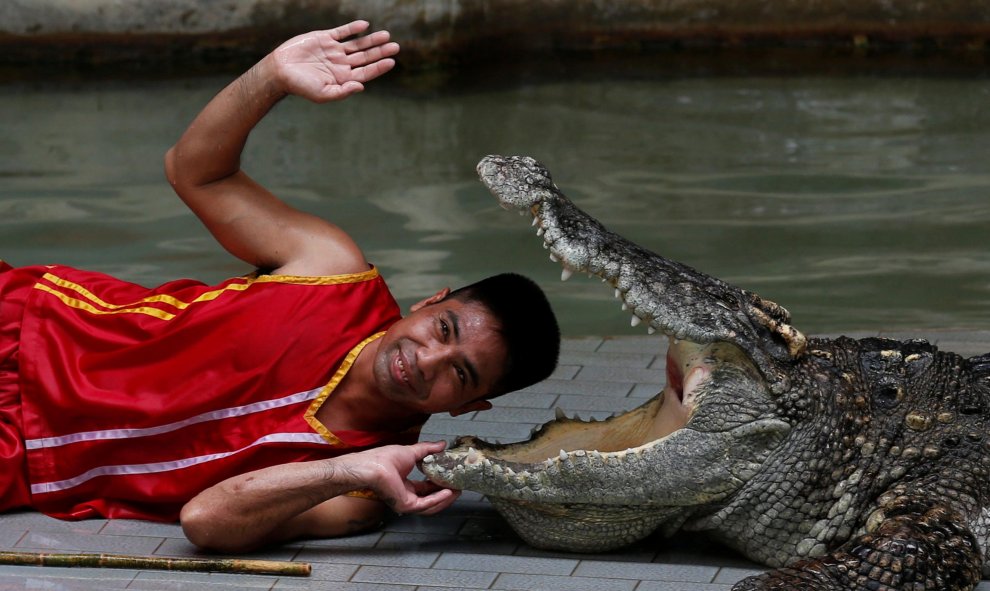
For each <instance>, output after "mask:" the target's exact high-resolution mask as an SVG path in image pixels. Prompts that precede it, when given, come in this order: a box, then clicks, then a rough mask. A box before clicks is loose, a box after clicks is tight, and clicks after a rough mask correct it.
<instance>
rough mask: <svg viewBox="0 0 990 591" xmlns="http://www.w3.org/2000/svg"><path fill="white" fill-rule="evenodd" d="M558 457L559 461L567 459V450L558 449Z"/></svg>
mask: <svg viewBox="0 0 990 591" xmlns="http://www.w3.org/2000/svg"><path fill="white" fill-rule="evenodd" d="M560 459H561V461H564V460H566V459H567V452H566V451H564V450H560Z"/></svg>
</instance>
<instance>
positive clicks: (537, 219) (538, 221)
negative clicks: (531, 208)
mask: <svg viewBox="0 0 990 591" xmlns="http://www.w3.org/2000/svg"><path fill="white" fill-rule="evenodd" d="M538 223H540V218H538V217H535V216H534V217H533V223H532V224H530V225H532V226H535V225H536V224H538Z"/></svg>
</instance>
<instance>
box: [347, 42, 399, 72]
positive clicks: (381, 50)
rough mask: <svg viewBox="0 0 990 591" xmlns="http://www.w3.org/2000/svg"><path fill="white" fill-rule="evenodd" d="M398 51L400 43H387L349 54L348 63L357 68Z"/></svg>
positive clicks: (388, 56)
mask: <svg viewBox="0 0 990 591" xmlns="http://www.w3.org/2000/svg"><path fill="white" fill-rule="evenodd" d="M397 53H399V44H398V43H386V44H385V45H377V46H375V47H371V48H369V49H368V50H366V51H358V52H356V53H351V54H348V55H347V57H346V60H347V65H349V66H351V67H352V68H357V67H360V66H365V65H368V64H373V63H375V62H378V61H381V60H384V59H386V58H390V57H392V56H393V55H395V54H397Z"/></svg>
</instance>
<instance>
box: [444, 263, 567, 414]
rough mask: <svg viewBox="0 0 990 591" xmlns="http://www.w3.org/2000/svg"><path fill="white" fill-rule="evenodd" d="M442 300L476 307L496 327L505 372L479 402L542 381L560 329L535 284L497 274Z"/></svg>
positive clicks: (552, 365)
mask: <svg viewBox="0 0 990 591" xmlns="http://www.w3.org/2000/svg"><path fill="white" fill-rule="evenodd" d="M447 297H449V298H454V299H457V300H459V301H461V302H477V303H479V304H481V305H483V306H484V307H485V308H487V309H488V312H489V313H490V314H491V315H492V316H493V317H494V318H495V320H496V321H497V322H498V327H497V330H498V332H499V333H500V334H501V335H502V338H503V339H504V341H505V347H506V360H505V371H504V372H503V373H502V376H501V377H500V378H499V380H498V381H497V382H496V384H495V388H494V390H493V391H492V392H491V393H490V394H488V395H487V396H485V398H486V399H487V398H495V397H496V396H501V395H502V394H505V393H507V392H513V391H515V390H519V389H520V388H525V387H526V386H530V385H532V384H535V383H537V382H539V381H542V380H544V379H546V378H547V377H549V376H550V374H551V373H553V370H554V369H555V368H556V367H557V360H558V358H559V357H560V327H559V326H558V325H557V317H556V316H555V315H554V313H553V309H552V308H551V307H550V302H549V301H548V300H547V296H546V294H545V293H543V290H542V289H540V286H539V285H537V284H536V282H535V281H533V280H532V279H530V278H528V277H524V276H523V275H519V274H517V273H501V274H498V275H493V276H491V277H487V278H485V279H482V280H481V281H477V282H475V283H472V284H470V285H466V286H464V287H461V288H460V289H457V290H455V291H452V292H451V293H450V295H448V296H447Z"/></svg>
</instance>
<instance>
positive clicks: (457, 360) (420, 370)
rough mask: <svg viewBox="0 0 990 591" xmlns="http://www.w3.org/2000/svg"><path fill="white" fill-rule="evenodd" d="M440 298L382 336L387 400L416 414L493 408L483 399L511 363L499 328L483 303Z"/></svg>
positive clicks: (378, 372)
mask: <svg viewBox="0 0 990 591" xmlns="http://www.w3.org/2000/svg"><path fill="white" fill-rule="evenodd" d="M441 294H443V295H446V294H445V292H441ZM441 294H438V296H439V295H441ZM436 299H439V298H437V296H434V298H430V299H428V300H424V302H421V303H420V304H423V305H417V306H414V307H413V312H412V313H411V314H410V315H409V316H406V317H405V318H403V319H402V320H400V321H398V322H396V323H395V324H394V325H393V326H392V328H390V329H389V330H388V332H386V333H385V335H384V336H383V337H382V341H381V345H380V346H379V348H378V351H377V353H376V356H375V363H374V375H375V383H376V385H377V386H378V388H379V390H380V391H381V392H382V394H383V395H384V396H385V397H386V398H387V399H389V400H392V401H393V402H395V403H397V404H402V405H405V406H407V407H408V408H410V409H411V410H413V411H415V412H422V413H429V414H433V413H437V412H451V413H452V414H459V413H461V412H467V411H470V410H479V409H483V408H488V407H490V405H489V404H487V403H483V402H478V400H479V399H480V398H482V397H483V396H487V395H488V394H490V393H491V392H492V389H493V388H494V386H495V384H496V383H497V381H498V380H499V378H501V377H502V373H503V368H504V366H505V360H506V350H505V343H504V341H503V339H502V336H501V334H499V333H498V332H497V328H498V325H497V323H496V321H495V320H494V318H492V316H491V314H490V313H489V312H488V310H487V308H485V307H484V306H483V305H481V304H478V303H476V302H462V301H460V300H457V299H440V300H439V301H435V303H433V302H434V300H436Z"/></svg>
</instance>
